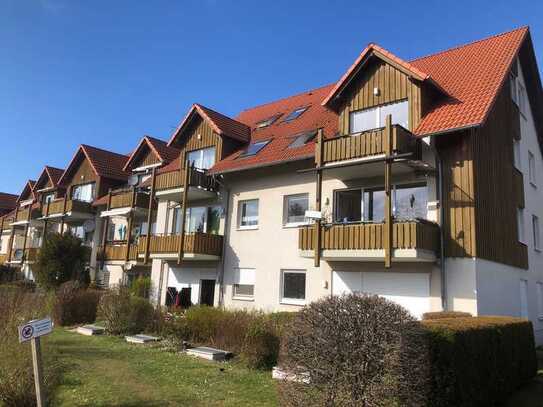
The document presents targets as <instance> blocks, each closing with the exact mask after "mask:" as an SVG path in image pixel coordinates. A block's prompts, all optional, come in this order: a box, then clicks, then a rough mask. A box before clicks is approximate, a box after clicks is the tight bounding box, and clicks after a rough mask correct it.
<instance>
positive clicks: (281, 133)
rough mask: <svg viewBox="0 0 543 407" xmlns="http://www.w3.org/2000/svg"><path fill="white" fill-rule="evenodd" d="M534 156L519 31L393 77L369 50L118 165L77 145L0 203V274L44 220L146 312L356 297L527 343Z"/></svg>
mask: <svg viewBox="0 0 543 407" xmlns="http://www.w3.org/2000/svg"><path fill="white" fill-rule="evenodd" d="M542 146H543V91H542V86H541V79H540V75H539V71H538V68H537V63H536V58H535V54H534V49H533V44H532V40H531V37H530V32H529V30H528V28H520V29H516V30H513V31H510V32H507V33H504V34H500V35H496V36H493V37H490V38H486V39H482V40H479V41H476V42H473V43H470V44H467V45H462V46H458V47H455V48H452V49H449V50H445V51H441V52H437V53H435V54H432V55H428V56H425V57H421V58H417V59H414V60H410V61H406V60H404V59H401V58H400V57H398V56H396V55H394V54H392V53H391V52H390V51H388V50H386V49H384V48H382V47H380V46H378V45H376V44H369V45H368V46H367V47H366V48H365V49H364V50H363V51H362V53H361V54H360V56H359V57H358V58H357V59H356V61H354V63H353V64H352V65H351V66H350V67H349V68H348V69H347V71H346V72H345V74H344V75H343V76H342V77H341V78H340V79H339V80H338V81H337V82H335V83H332V84H329V85H327V86H323V87H320V88H316V89H312V90H309V91H306V92H303V93H300V94H298V95H294V96H290V97H286V98H284V99H281V100H278V101H274V102H271V103H267V104H263V105H260V106H256V107H252V108H249V109H246V110H244V111H242V112H240V113H239V114H238V115H237V116H236V117H227V116H226V115H224V114H221V113H219V112H216V111H214V110H212V109H210V108H207V107H205V106H202V105H199V104H194V105H193V106H192V107H191V108H190V109H189V111H188V113H187V115H186V116H185V118H184V119H183V120H182V121H181V124H180V125H179V127H178V128H177V129H176V130H175V131H174V133H173V134H172V135H171V137H170V139H169V141H168V142H165V141H162V140H158V139H155V138H152V137H149V136H145V137H143V138H142V139H141V140H140V142H139V143H138V145H137V146H136V148H135V149H134V151H133V153H132V154H131V155H130V156H126V155H121V154H115V153H111V152H107V151H104V150H99V149H95V148H92V147H88V146H82V147H80V149H79V150H78V152H77V153H76V156H75V157H74V159H73V160H72V162H71V163H70V164H69V165H68V166H67V169H66V170H65V171H64V172H63V173H62V175H59V171H60V170H55V171H52V170H51V169H49V170H48V168H49V167H46V168H45V170H44V172H43V173H42V174H41V175H40V178H39V179H38V181H37V182H36V183H33V182H32V181H29V182H28V183H27V184H26V185H25V187H24V190H23V192H22V193H21V194H20V196H19V197H18V198H17V199H16V202H15V199H14V198H13V197H9V198H7V205H4V204H3V203H2V202H0V210H3V213H0V215H3V216H2V218H0V219H1V221H2V240H1V242H2V244H1V245H0V260H2V259H4V260H2V261H4V262H6V263H8V264H16V263H17V261H19V263H21V262H23V266H24V263H25V261H26V262H28V259H31V257H32V256H31V254H30V252H29V253H28V255H25V254H24V253H26V251H28V250H32V249H34V248H36V249H38V248H39V244H40V241H39V239H40V236H41V237H42V238H43V232H41V234H40V230H41V231H43V230H47V228H48V227H51V226H49V225H50V224H51V223H54V222H56V223H55V224H57V225H60V226H58V230H59V231H60V230H66V229H67V228H70V230H72V231H73V232H74V233H76V234H77V235H79V236H81V237H82V239H84V240H85V241H87V242H89V244H90V245H91V246H92V247H93V255H92V256H91V259H90V261H89V267H90V268H91V269H92V270H93V273H92V276H93V278H94V279H95V280H96V281H97V282H99V283H100V284H102V285H104V286H114V285H118V284H130V282H131V281H132V280H133V279H134V278H135V277H136V276H140V275H147V276H150V277H151V280H152V283H153V289H152V293H151V298H152V300H153V301H155V302H156V303H158V304H167V305H172V304H177V305H182V306H188V305H191V304H207V305H215V306H225V307H229V308H254V309H263V310H267V311H271V310H287V311H295V310H298V309H300V307H301V306H303V305H304V304H307V303H309V302H311V301H313V300H316V299H318V298H321V297H323V296H326V295H340V294H342V293H352V292H367V293H374V294H378V295H381V296H384V297H386V298H389V299H391V300H392V301H395V302H398V303H400V304H401V305H403V306H405V307H406V308H407V309H408V310H409V311H410V312H411V313H412V314H413V315H415V316H417V317H421V316H422V314H423V313H424V312H428V311H437V310H441V309H448V310H460V311H468V312H471V313H472V314H475V315H483V314H487V315H488V314H499V315H513V316H521V317H526V318H529V319H530V320H532V322H533V324H534V329H535V332H536V338H537V341H538V343H543V257H542V256H543V254H542V253H541V236H540V218H541V217H542V216H543V194H542V188H543V185H542V183H543V180H542V178H543V171H542V170H543V161H542V151H543V150H542ZM2 199H3V197H2V196H1V195H0V201H2ZM82 202H83V203H82ZM34 212H36V213H37V215H35V214H34ZM33 231H34V232H33ZM21 249H22V252H20V251H19V252H17V250H21ZM2 256H3V257H2ZM18 259H19V260H18ZM26 274H28V275H30V274H31V273H29V272H27V273H26Z"/></svg>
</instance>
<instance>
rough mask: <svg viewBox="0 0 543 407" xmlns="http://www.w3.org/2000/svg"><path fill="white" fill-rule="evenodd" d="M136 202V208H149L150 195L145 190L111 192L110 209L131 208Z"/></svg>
mask: <svg viewBox="0 0 543 407" xmlns="http://www.w3.org/2000/svg"><path fill="white" fill-rule="evenodd" d="M132 203H134V207H135V208H143V209H147V208H148V207H149V195H148V194H146V193H143V192H135V193H134V192H133V191H132V190H126V189H125V190H120V191H113V192H112V193H111V202H110V205H109V208H110V209H118V208H131V207H132Z"/></svg>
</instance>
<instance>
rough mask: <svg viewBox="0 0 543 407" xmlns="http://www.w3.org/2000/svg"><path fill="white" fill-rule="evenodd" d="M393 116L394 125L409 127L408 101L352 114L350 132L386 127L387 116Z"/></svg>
mask: <svg viewBox="0 0 543 407" xmlns="http://www.w3.org/2000/svg"><path fill="white" fill-rule="evenodd" d="M389 114H390V115H392V124H399V125H401V126H403V127H405V128H408V125H409V120H408V118H409V104H408V102H407V100H404V101H402V102H397V103H391V104H388V105H382V106H377V107H373V108H371V109H365V110H358V111H356V112H351V114H350V132H351V133H359V132H362V131H366V130H371V129H376V128H379V127H384V126H385V119H386V116H387V115H389Z"/></svg>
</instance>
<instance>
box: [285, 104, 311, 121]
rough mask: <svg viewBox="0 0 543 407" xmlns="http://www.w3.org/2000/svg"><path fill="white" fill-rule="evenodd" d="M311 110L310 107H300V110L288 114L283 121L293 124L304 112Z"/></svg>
mask: <svg viewBox="0 0 543 407" xmlns="http://www.w3.org/2000/svg"><path fill="white" fill-rule="evenodd" d="M307 109H309V106H305V107H299V108H298V109H294V110H293V111H292V112H290V113H289V114H288V116H287V117H285V119H284V120H283V121H285V122H291V121H293V120H296V119H297V118H298V117H300V116H301V115H302V114H304V112H305V111H306V110H307Z"/></svg>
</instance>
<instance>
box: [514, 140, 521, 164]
mask: <svg viewBox="0 0 543 407" xmlns="http://www.w3.org/2000/svg"><path fill="white" fill-rule="evenodd" d="M513 160H514V162H513V164H514V165H515V167H516V169H517V170H519V171H522V161H521V159H520V140H513Z"/></svg>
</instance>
